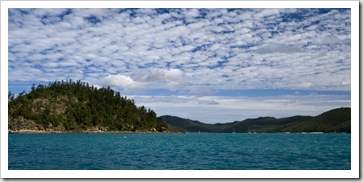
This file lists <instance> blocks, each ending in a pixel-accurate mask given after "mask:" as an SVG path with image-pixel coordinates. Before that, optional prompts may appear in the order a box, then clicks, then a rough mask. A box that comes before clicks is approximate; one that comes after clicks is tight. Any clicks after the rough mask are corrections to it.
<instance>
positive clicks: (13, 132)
mask: <svg viewBox="0 0 363 182" xmlns="http://www.w3.org/2000/svg"><path fill="white" fill-rule="evenodd" d="M112 133H114V134H157V133H170V132H168V131H164V132H152V131H102V130H98V131H94V130H84V131H53V130H52V131H51V130H8V134H112Z"/></svg>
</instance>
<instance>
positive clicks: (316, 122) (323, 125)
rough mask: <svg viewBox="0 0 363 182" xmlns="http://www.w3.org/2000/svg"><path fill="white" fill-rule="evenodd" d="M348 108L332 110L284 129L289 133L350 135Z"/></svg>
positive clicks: (349, 113)
mask: <svg viewBox="0 0 363 182" xmlns="http://www.w3.org/2000/svg"><path fill="white" fill-rule="evenodd" d="M350 110H351V109H350V108H338V109H333V110H330V111H327V112H324V113H323V114H321V115H319V116H316V117H314V118H312V119H310V120H306V121H303V122H299V123H297V124H295V125H292V126H289V127H286V128H284V129H283V131H289V132H347V133H350V131H351V128H350V125H351V124H350V122H351V112H350Z"/></svg>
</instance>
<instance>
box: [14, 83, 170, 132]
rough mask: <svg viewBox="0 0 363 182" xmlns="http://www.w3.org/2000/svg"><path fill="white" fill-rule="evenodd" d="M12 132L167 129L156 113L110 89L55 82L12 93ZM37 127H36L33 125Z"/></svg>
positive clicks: (84, 84) (83, 84) (86, 84)
mask: <svg viewBox="0 0 363 182" xmlns="http://www.w3.org/2000/svg"><path fill="white" fill-rule="evenodd" d="M8 100H9V129H11V130H13V129H19V128H20V129H29V128H26V127H25V128H24V126H28V125H26V123H35V126H36V127H37V128H43V129H52V130H63V131H64V130H65V131H69V130H73V131H83V130H94V131H98V130H103V131H150V130H153V129H155V130H158V131H160V130H165V129H166V128H167V124H165V123H164V122H163V121H162V120H161V119H160V118H157V117H156V113H155V112H154V111H153V110H151V109H147V108H145V107H144V106H141V107H137V106H136V105H135V104H134V101H133V100H131V99H127V97H126V96H121V94H120V92H115V91H114V90H112V89H111V88H110V87H107V88H100V89H98V88H95V87H93V86H89V85H88V83H83V82H81V81H77V82H73V81H72V80H69V81H55V82H53V83H49V85H48V86H45V85H38V86H37V87H35V85H33V86H32V88H31V91H30V93H27V94H26V93H25V92H22V93H20V94H19V95H18V97H16V98H15V97H14V94H12V93H10V92H9V98H8ZM32 126H33V125H32Z"/></svg>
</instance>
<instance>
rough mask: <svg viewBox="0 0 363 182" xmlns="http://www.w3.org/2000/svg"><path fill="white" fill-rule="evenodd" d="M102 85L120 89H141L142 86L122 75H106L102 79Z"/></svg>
mask: <svg viewBox="0 0 363 182" xmlns="http://www.w3.org/2000/svg"><path fill="white" fill-rule="evenodd" d="M102 85H105V86H111V87H117V88H122V89H134V88H140V87H142V84H141V83H139V82H136V81H134V80H133V79H132V78H130V77H128V76H124V75H108V76H107V77H105V78H103V80H102Z"/></svg>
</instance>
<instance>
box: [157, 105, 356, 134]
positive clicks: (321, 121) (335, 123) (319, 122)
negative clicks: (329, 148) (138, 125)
mask: <svg viewBox="0 0 363 182" xmlns="http://www.w3.org/2000/svg"><path fill="white" fill-rule="evenodd" d="M161 118H162V119H163V120H164V121H165V122H166V123H168V124H169V127H170V128H172V129H173V130H175V131H183V132H223V133H226V132H227V133H230V132H233V131H234V132H236V133H247V132H251V133H253V132H324V133H332V132H339V133H350V132H351V109H350V108H337V109H333V110H330V111H327V112H324V113H322V114H320V115H318V116H315V117H312V116H292V117H286V118H274V117H259V118H254V119H246V120H243V121H235V122H230V123H220V124H206V123H202V122H200V121H194V120H190V119H184V118H179V117H176V116H161Z"/></svg>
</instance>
